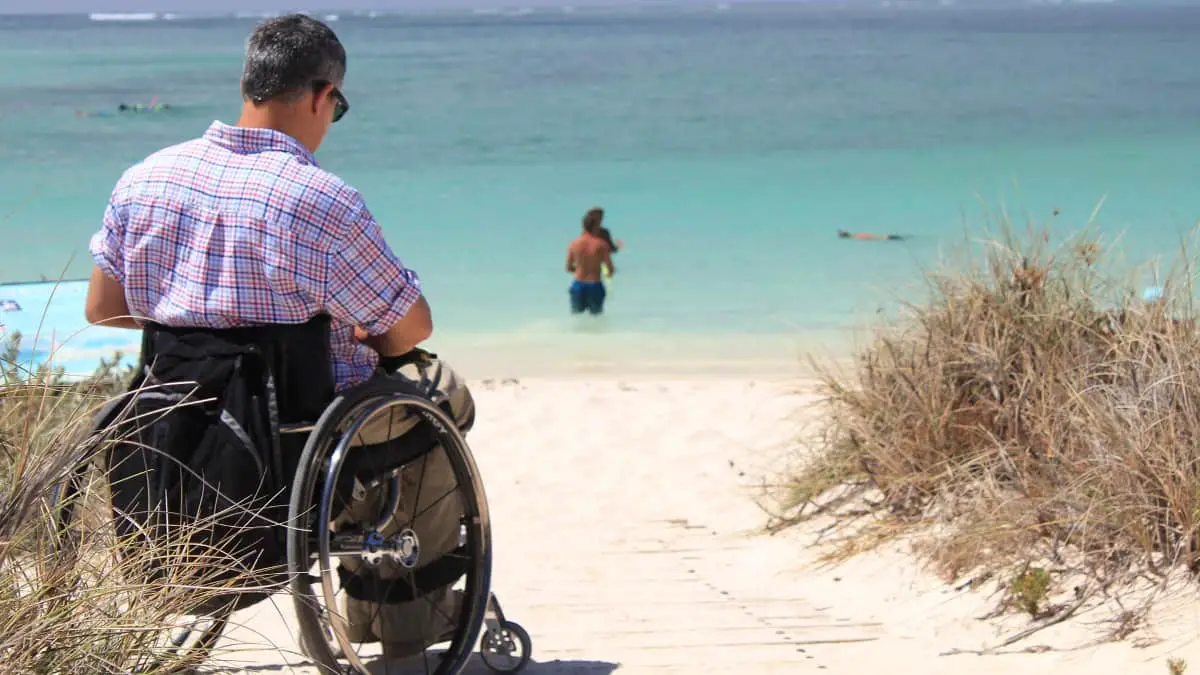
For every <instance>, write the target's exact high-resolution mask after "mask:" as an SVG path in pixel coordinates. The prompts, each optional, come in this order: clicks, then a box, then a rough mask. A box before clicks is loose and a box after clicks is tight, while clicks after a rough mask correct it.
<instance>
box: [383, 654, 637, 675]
mask: <svg viewBox="0 0 1200 675" xmlns="http://www.w3.org/2000/svg"><path fill="white" fill-rule="evenodd" d="M618 668H620V665H619V664H616V663H609V662H607V661H589V660H574V659H568V660H554V661H538V660H537V656H536V655H535V656H534V658H533V660H531V661H530V662H529V663H528V664H527V665H526V666H525V667H524V668H522V669H521V675H609V674H610V673H612V672H613V671H615V670H617V669H618ZM367 670H368V671H369V672H370V673H371V675H409V674H410V673H412V675H418V674H419V673H421V672H422V671H421V668H420V666H418V667H417V669H416V670H411V669H410V670H403V671H401V670H399V669H396V668H393V669H391V670H389V669H388V668H387V666H386V665H384V664H383V662H381V661H376V662H374V663H370V664H367ZM459 675H493V671H491V670H489V669H488V667H487V666H486V665H484V663H483V660H482V659H480V658H479V655H478V654H476V655H474V656H473V657H472V658H471V660H470V661H468V662H467V667H466V668H463V669H462V670H461V671H459Z"/></svg>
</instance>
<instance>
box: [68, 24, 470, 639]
mask: <svg viewBox="0 0 1200 675" xmlns="http://www.w3.org/2000/svg"><path fill="white" fill-rule="evenodd" d="M345 71H346V54H345V51H344V49H343V47H342V45H341V43H340V42H339V40H338V38H337V36H336V35H335V34H334V33H333V31H332V30H330V29H329V28H328V27H327V26H325V25H324V24H322V23H320V22H318V21H316V20H314V19H311V18H309V17H307V16H303V15H289V16H283V17H279V18H275V19H270V20H268V21H266V22H265V23H263V24H261V25H260V26H258V27H257V28H256V30H255V31H254V33H253V34H252V35H251V37H250V39H249V41H248V43H247V47H246V57H245V67H244V71H243V75H242V79H241V90H242V97H243V106H242V112H241V117H240V119H239V120H238V122H237V124H236V125H232V126H231V125H227V124H223V123H221V122H219V121H217V122H213V123H212V125H211V126H210V127H209V128H208V130H207V131H206V132H205V133H204V135H203V136H202V137H200V138H197V139H195V140H191V141H187V142H184V143H181V144H179V145H174V146H171V147H168V148H165V149H163V150H160V151H158V152H156V153H154V154H152V155H150V156H149V157H147V158H146V159H145V160H144V161H142V162H140V163H138V164H136V165H134V166H133V167H131V168H129V169H128V170H127V171H126V172H125V173H124V174H123V175H122V176H121V178H120V180H119V181H118V182H117V184H116V186H115V188H114V189H113V192H112V196H111V199H110V201H109V203H108V206H107V209H106V211H105V213H104V218H103V223H102V226H101V227H100V230H99V231H98V232H97V233H96V234H95V235H93V237H92V238H91V242H90V247H89V248H90V252H91V255H92V258H93V260H94V262H95V267H94V269H93V270H92V273H91V278H90V285H89V289H88V296H87V305H86V316H87V319H88V321H89V322H91V323H93V324H103V325H107V326H119V327H125V328H130V329H134V330H141V331H142V332H143V342H142V345H143V346H142V353H141V367H140V368H141V373H140V374H139V375H138V379H137V381H136V382H135V387H149V386H154V387H158V388H159V389H157V391H160V392H166V393H165V394H163V395H161V396H158V397H157V399H153V397H142V399H139V400H141V401H143V403H142V404H141V405H142V407H141V408H139V410H138V411H137V412H138V413H139V415H142V416H143V417H144V416H145V415H146V414H147V411H148V410H149V413H152V414H158V415H159V417H156V418H154V419H155V420H156V421H154V422H153V423H148V424H144V425H143V428H142V429H141V430H140V432H139V433H140V434H141V435H140V436H139V438H140V439H141V440H142V441H143V445H145V444H149V445H153V446H154V448H153V452H147V451H145V450H143V449H137V448H134V447H133V446H132V444H131V445H130V446H129V447H126V448H124V449H123V450H118V451H114V452H115V454H116V455H118V459H120V460H123V463H124V464H128V465H129V466H128V467H127V468H124V469H119V468H117V467H114V468H113V471H114V475H115V476H118V477H120V476H124V477H125V478H131V477H135V476H139V475H147V474H154V473H155V471H158V472H159V473H162V474H164V475H165V473H166V470H165V469H164V468H163V465H162V464H161V461H160V460H159V459H154V457H162V456H167V457H169V458H172V460H173V461H177V462H180V463H182V464H186V465H187V467H188V470H190V471H192V472H193V474H194V475H198V476H201V477H202V478H204V479H205V480H209V481H211V482H214V483H220V484H221V485H223V486H234V489H233V492H234V493H235V496H239V497H240V496H250V495H253V494H255V493H256V490H257V491H258V492H261V491H262V486H263V484H264V482H266V483H268V484H270V485H272V486H274V487H276V488H280V489H284V490H286V489H287V487H288V486H290V484H291V483H290V479H291V476H292V475H294V474H295V473H296V470H297V462H298V461H299V458H298V455H299V452H300V447H299V445H298V444H297V442H295V441H288V439H287V438H286V434H282V435H281V434H280V430H281V429H282V428H283V427H286V426H287V425H288V424H296V423H304V422H307V423H308V424H309V425H312V424H313V422H314V421H316V419H317V418H318V417H319V416H321V413H322V410H324V409H325V407H326V406H327V405H329V403H330V401H331V400H333V399H334V397H335V396H336V395H339V394H343V393H344V392H347V391H349V390H351V389H353V388H354V387H356V386H359V385H362V384H363V383H367V382H368V381H373V380H374V379H378V378H402V379H404V380H406V381H408V382H410V383H412V385H413V386H414V387H416V388H418V389H419V390H420V391H421V392H422V394H423V395H425V396H427V397H428V398H429V399H430V400H432V401H434V402H436V403H439V404H440V405H441V407H442V409H443V410H444V411H446V412H447V413H448V414H449V415H450V417H451V419H453V420H454V422H455V424H456V425H457V427H458V428H459V430H460V431H461V432H463V433H465V432H466V431H467V430H468V429H470V427H471V426H472V424H473V422H474V415H475V411H474V403H473V401H472V398H471V395H470V393H469V392H468V390H467V389H466V387H465V386H464V385H463V383H462V381H461V380H460V379H459V377H458V376H457V375H456V374H455V373H454V372H453V371H452V370H451V369H450V368H448V367H446V366H445V365H444V364H442V363H440V362H439V361H438V360H437V358H436V356H435V355H432V354H429V353H428V352H424V351H422V350H420V349H417V345H418V344H420V343H421V342H423V341H424V340H425V339H427V338H428V337H429V336H430V334H431V333H432V329H433V328H432V321H431V318H430V308H429V305H428V304H427V302H426V300H425V298H424V296H423V295H422V292H421V282H420V279H419V278H418V276H417V274H416V273H415V272H413V271H412V270H410V269H407V268H406V267H405V266H404V265H403V264H402V263H401V261H400V259H399V258H398V257H397V256H396V255H395V254H394V253H393V251H392V249H391V248H390V247H389V246H388V244H387V242H386V241H385V240H384V238H383V234H382V231H381V229H380V226H379V224H378V223H377V222H376V221H375V218H374V217H373V216H372V214H371V212H370V211H369V210H368V209H367V206H366V204H365V203H364V201H363V198H362V196H361V195H360V194H359V193H358V192H357V191H356V190H355V189H353V188H352V187H350V186H349V185H347V184H346V183H345V182H343V181H342V180H341V179H339V178H338V177H337V176H335V175H333V174H331V173H329V172H327V171H325V170H323V169H321V168H320V167H319V166H318V163H317V160H316V158H315V157H314V153H315V152H316V151H317V148H318V147H319V146H320V145H321V143H322V141H323V140H324V138H325V136H326V133H327V132H328V130H329V127H330V125H332V124H333V123H335V122H337V121H339V120H341V119H342V118H343V117H344V116H345V115H346V113H347V112H348V110H349V103H348V102H347V99H346V96H345V95H344V94H343V93H342V90H341V87H342V83H343V78H344V76H345ZM183 382H186V383H190V384H188V385H187V387H183V388H181V387H180V386H179V385H178V384H177V383H183ZM205 397H207V398H208V399H210V400H212V401H215V403H213V404H209V405H205V406H196V407H194V410H197V411H198V412H195V413H192V412H188V408H187V407H184V406H179V405H178V404H179V403H180V401H182V400H185V399H188V400H197V399H204V398H205ZM153 400H158V401H160V402H161V404H155V403H153ZM155 405H159V408H158V409H157V410H155V409H153V408H154V406H155ZM147 406H149V408H147ZM172 406H174V407H172ZM401 417H402V418H401V419H398V420H396V419H387V418H384V417H380V418H378V419H374V420H371V421H370V422H368V423H367V424H366V426H365V427H364V428H362V429H360V432H359V434H358V437H357V438H355V439H354V441H353V443H352V445H354V446H358V447H359V449H360V450H363V449H365V450H371V449H374V448H376V447H378V448H380V451H381V452H384V451H386V449H387V444H388V443H389V442H390V441H391V440H393V439H396V438H399V437H403V436H404V434H405V433H407V432H409V430H410V429H412V428H413V427H414V426H415V425H416V424H417V420H416V419H414V416H412V415H409V416H407V419H404V416H401ZM147 428H150V431H149V432H147V431H146V429H147ZM147 439H149V440H148V442H147ZM299 444H303V438H301V439H300V440H299ZM363 446H369V447H366V448H364V447H363ZM265 447H266V448H269V447H275V451H274V452H271V453H268V452H264V451H262V448H265ZM256 449H257V450H256ZM242 450H250V451H251V452H250V454H244V453H243V454H238V453H239V452H240V451H242ZM122 453H123V454H122ZM120 463H122V462H118V464H120ZM417 465H419V466H417ZM418 479H419V480H420V481H422V485H421V486H420V487H418V486H417V485H416V483H417V481H418ZM113 480H114V483H113V501H114V505H117V503H118V502H121V505H123V506H124V508H125V509H126V511H125V513H127V514H128V513H131V512H133V511H136V510H137V509H139V508H140V509H143V510H144V511H145V513H149V512H150V511H152V510H153V509H154V503H161V499H162V498H163V495H164V494H167V496H170V494H168V493H171V490H172V489H174V490H175V491H176V493H186V492H187V490H189V489H191V488H189V487H186V485H193V484H194V483H195V481H193V482H192V483H187V482H186V481H184V482H182V483H178V484H176V486H175V488H169V487H167V488H164V487H162V485H166V484H167V483H170V481H171V480H177V479H168V478H163V477H161V476H157V477H152V478H151V479H150V480H151V481H154V480H157V481H159V488H158V489H159V493H158V495H157V497H155V496H154V495H153V494H149V493H153V492H154V490H153V489H146V487H145V481H143V482H142V484H141V487H140V488H138V489H132V488H131V489H130V490H124V489H123V488H122V487H121V486H120V485H118V484H117V479H116V478H114V479H113ZM164 481H165V482H164ZM453 483H454V475H453V471H452V470H451V467H450V466H449V464H448V463H447V457H446V453H445V452H442V451H434V452H431V453H427V454H426V455H424V456H423V457H422V461H420V462H414V465H413V466H411V467H410V466H406V467H405V468H404V470H403V471H402V472H401V473H400V475H399V481H398V484H399V485H400V486H401V487H400V498H399V499H393V501H392V502H388V499H392V497H389V496H388V493H387V491H386V490H376V491H374V492H367V493H362V490H361V489H360V488H361V487H362V486H354V487H355V489H351V490H349V491H348V492H347V493H345V494H350V495H351V496H350V497H346V496H345V494H343V495H342V497H343V508H341V509H340V512H339V513H336V514H335V517H334V522H332V523H331V524H330V527H331V529H332V530H333V531H335V532H336V531H338V530H339V528H344V527H347V526H348V524H350V523H352V522H353V521H355V520H359V521H362V520H365V519H372V518H377V517H378V515H379V513H380V509H386V508H387V507H388V505H389V504H393V509H392V511H393V512H392V513H391V514H390V515H391V516H392V518H391V521H390V522H389V523H388V524H386V525H384V526H383V527H382V528H380V529H379V532H378V534H379V536H381V537H390V536H393V535H394V534H395V532H396V530H397V529H399V528H398V526H397V525H396V523H399V522H401V521H402V520H403V519H404V517H405V514H407V516H408V517H410V521H411V520H412V518H416V516H415V515H414V514H415V513H417V512H421V514H422V515H421V517H420V518H416V521H415V524H414V525H413V527H414V528H415V530H416V534H417V536H419V538H420V545H421V548H422V556H423V557H424V558H429V557H436V555H434V556H430V554H446V553H447V552H450V551H453V550H455V549H456V547H458V546H460V542H459V538H460V527H461V525H460V523H461V521H462V518H463V506H462V504H461V503H460V502H461V499H456V498H449V499H442V500H441V502H440V503H439V502H435V501H434V498H435V497H437V496H438V495H443V494H445V493H447V491H448V490H450V491H452V490H453ZM181 486H182V487H181ZM425 491H428V492H425ZM422 493H424V496H422ZM174 496H175V497H176V498H178V499H180V500H182V502H183V503H184V505H185V506H187V505H189V504H191V502H189V501H188V500H189V499H192V498H194V497H195V495H188V494H174ZM155 499H159V500H160V502H155ZM193 501H194V499H193ZM385 502H386V503H385ZM285 506H286V504H285ZM268 508H273V509H275V510H274V511H273V513H275V514H278V513H279V512H280V511H279V504H278V503H277V502H276V503H274V504H273V505H271V506H269V507H268ZM280 529H281V528H274V529H273V530H269V531H268V529H266V528H259V530H261V531H259V532H258V534H257V535H255V536H257V539H251V540H249V541H250V542H251V544H252V548H254V551H252V553H253V552H256V554H257V555H259V556H260V558H270V559H272V560H273V561H274V562H278V561H279V559H280V558H281V557H282V558H286V555H287V554H285V553H284V552H282V548H283V547H284V545H283V544H282V543H280V539H279V537H278V531H279V530H280ZM245 541H246V540H243V543H245ZM289 545H290V544H289ZM341 560H342V563H341V566H340V568H339V570H338V573H339V575H340V576H341V584H342V586H343V587H356V588H358V589H359V590H360V592H359V593H358V594H357V595H358V596H359V597H354V595H355V594H354V593H351V597H350V598H349V600H347V602H346V606H345V607H344V608H343V611H344V612H345V613H346V615H347V618H348V626H349V628H348V631H349V633H350V636H349V637H350V639H351V640H352V641H354V642H372V641H375V642H382V643H383V648H384V654H385V656H386V655H389V654H390V655H392V656H405V655H411V654H415V653H419V652H421V651H422V650H424V649H425V648H426V647H427V646H428V643H429V642H430V640H429V639H428V637H426V636H428V635H429V634H430V631H432V633H433V634H434V635H435V636H437V637H441V636H442V634H445V633H447V632H451V631H453V630H454V628H455V626H454V618H453V617H456V616H457V615H458V608H459V605H461V603H462V600H461V593H459V592H458V591H452V590H450V585H449V584H448V583H446V584H443V585H442V586H441V587H439V588H436V589H433V590H430V589H423V595H422V598H421V599H415V598H413V597H412V596H411V595H410V596H408V597H407V598H403V599H401V600H400V601H388V600H386V599H380V601H379V602H374V601H372V598H371V596H370V594H369V593H365V592H361V591H362V589H366V588H375V587H377V586H378V585H379V584H378V582H379V580H380V579H383V580H386V579H387V578H388V577H389V576H394V575H395V573H396V570H398V569H399V568H400V567H401V566H399V565H394V564H393V565H390V566H389V564H388V562H389V561H386V560H385V561H384V563H382V564H379V565H375V566H372V565H369V564H366V563H364V562H363V560H362V559H358V558H354V557H347V558H342V559H341ZM243 562H244V563H245V565H246V566H247V567H251V568H253V567H255V566H256V565H258V564H260V563H261V560H259V559H258V558H256V559H253V560H244V561H243ZM422 564H424V563H422ZM368 567H369V568H370V569H367V568H368ZM449 576H453V575H449ZM443 581H445V580H443ZM262 597H265V595H263V594H258V595H255V594H253V593H249V594H246V595H245V596H244V597H243V598H241V599H239V600H238V601H237V602H236V603H235V606H237V607H240V606H245V605H247V604H251V603H253V602H256V601H258V600H260V599H262ZM375 599H378V598H375ZM435 641H437V640H435ZM310 650H311V646H309V647H306V649H305V651H306V652H310ZM311 655H312V654H311V653H310V656H311ZM314 658H316V657H315V656H314ZM317 660H318V661H321V660H322V659H319V658H318V659H317Z"/></svg>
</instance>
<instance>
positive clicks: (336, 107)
mask: <svg viewBox="0 0 1200 675" xmlns="http://www.w3.org/2000/svg"><path fill="white" fill-rule="evenodd" d="M329 84H330V83H329V82H326V81H324V80H317V81H316V82H313V91H315V92H320V91H321V90H322V89H324V88H325V87H327V86H329ZM329 95H330V96H332V97H333V121H334V122H337V121H339V120H341V119H342V118H343V117H345V116H346V113H348V112H350V102H349V101H347V100H346V96H345V95H344V94H342V90H340V89H338V88H337V87H334V88H333V90H332V91H330V92H329Z"/></svg>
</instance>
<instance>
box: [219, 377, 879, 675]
mask: <svg viewBox="0 0 1200 675" xmlns="http://www.w3.org/2000/svg"><path fill="white" fill-rule="evenodd" d="M474 391H475V393H476V398H477V402H478V405H479V411H480V417H479V421H478V423H477V426H476V428H475V430H474V431H473V432H472V434H471V438H470V440H471V443H472V447H473V448H474V450H475V452H476V455H477V460H478V462H479V464H480V469H481V471H482V472H483V475H484V477H485V483H486V485H487V490H488V498H489V502H490V504H491V509H492V519H493V528H494V537H495V546H496V567H495V582H494V590H495V592H496V593H497V594H498V596H499V598H500V599H501V601H502V603H503V606H504V610H505V612H506V614H508V615H509V617H510V618H512V619H515V620H516V621H518V622H520V623H521V624H522V625H524V626H525V627H526V628H527V629H528V630H529V632H530V633H531V634H532V636H533V641H534V650H533V653H534V663H533V664H531V665H530V667H529V668H528V669H527V670H526V672H528V673H543V674H551V673H554V674H559V673H561V674H567V673H609V672H613V671H617V670H619V672H620V673H622V674H625V673H629V674H635V673H700V672H737V673H744V674H746V675H756V674H759V673H764V674H765V673H785V672H786V673H797V672H810V671H811V672H817V671H819V670H826V669H827V666H825V664H822V663H821V662H820V659H818V658H815V657H814V656H813V654H812V653H810V652H811V651H812V645H813V643H821V642H828V641H836V640H848V641H856V640H871V639H874V638H875V637H876V636H877V635H878V634H879V628H878V624H876V623H873V622H858V623H853V622H850V621H848V620H847V619H846V617H845V616H842V615H839V613H838V612H837V611H836V610H834V609H831V608H829V607H822V606H819V604H814V603H812V602H809V601H806V600H805V597H806V596H805V595H804V594H802V593H801V592H800V585H801V581H802V579H800V578H798V576H797V575H799V574H802V572H800V571H799V570H797V569H796V568H795V565H793V563H794V562H796V561H797V558H798V554H799V553H800V551H798V550H797V549H796V542H794V541H788V540H785V539H782V538H779V539H772V538H767V537H761V536H756V535H755V534H754V533H753V530H754V528H757V527H759V526H760V525H761V524H762V522H763V514H762V512H761V511H759V510H758V508H757V507H756V506H755V505H754V503H753V501H752V496H753V494H754V491H753V489H751V487H752V486H753V485H754V484H755V482H756V481H757V478H758V476H759V475H760V474H759V473H758V471H757V470H758V469H760V468H762V467H764V466H767V465H769V464H770V463H771V462H772V461H773V460H774V459H775V458H777V457H779V456H780V455H781V452H783V450H784V449H786V447H787V445H786V444H787V441H788V440H789V439H790V438H791V437H792V436H793V435H794V428H795V424H794V422H793V421H792V419H789V418H794V416H795V413H796V409H797V408H798V407H799V406H800V405H801V403H802V402H803V401H802V397H800V396H798V395H796V394H794V393H791V392H790V391H789V387H786V386H783V385H771V384H763V383H757V384H756V383H754V382H748V381H731V380H730V381H711V380H710V381H699V380H697V381H675V382H653V381H633V380H631V381H626V382H620V381H615V380H608V381H595V382H584V381H555V380H540V381H521V382H515V381H504V382H497V381H483V382H480V383H477V384H475V385H474ZM273 605H274V606H272V603H264V604H263V605H260V606H258V607H255V608H252V609H251V610H248V611H247V612H243V613H241V614H240V615H239V616H237V617H236V620H237V621H238V623H240V624H241V627H239V628H238V629H236V630H235V631H232V632H231V633H230V635H229V638H228V639H227V640H226V644H240V645H244V646H242V647H240V648H239V652H238V653H230V654H225V655H224V656H223V659H222V661H223V662H224V663H225V664H227V668H223V670H224V671H225V672H231V671H232V672H238V671H243V672H270V671H277V672H297V673H315V672H316V670H315V668H314V667H313V666H312V665H311V664H306V663H305V661H304V659H303V658H302V657H299V656H298V655H296V654H295V653H294V652H295V649H296V648H295V646H294V642H293V640H292V637H291V631H290V629H289V628H288V627H287V626H288V625H290V624H293V622H294V619H293V618H292V617H291V616H290V614H291V612H290V601H289V600H287V599H286V598H280V599H279V600H278V601H276V602H275V603H273ZM267 642H270V643H274V644H275V645H276V646H277V649H271V648H269V647H268V646H267V645H266V644H264V643H267ZM256 643H257V648H256ZM242 650H248V651H242ZM467 672H468V673H477V672H478V673H482V672H487V671H485V670H484V669H483V668H482V664H479V663H475V664H473V665H472V666H471V667H470V668H468V671H467Z"/></svg>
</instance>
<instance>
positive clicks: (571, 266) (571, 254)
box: [567, 242, 575, 274]
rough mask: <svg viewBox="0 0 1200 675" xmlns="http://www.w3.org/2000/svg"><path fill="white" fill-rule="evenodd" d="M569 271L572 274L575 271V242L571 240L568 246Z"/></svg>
mask: <svg viewBox="0 0 1200 675" xmlns="http://www.w3.org/2000/svg"><path fill="white" fill-rule="evenodd" d="M567 272H568V273H570V274H574V273H575V242H571V244H570V245H569V246H567Z"/></svg>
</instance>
